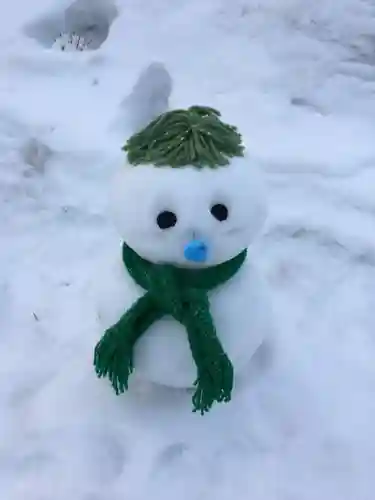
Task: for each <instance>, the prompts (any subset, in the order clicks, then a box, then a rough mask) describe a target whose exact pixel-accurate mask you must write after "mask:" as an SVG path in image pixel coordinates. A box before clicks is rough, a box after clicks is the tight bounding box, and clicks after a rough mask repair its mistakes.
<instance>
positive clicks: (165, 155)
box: [122, 106, 245, 168]
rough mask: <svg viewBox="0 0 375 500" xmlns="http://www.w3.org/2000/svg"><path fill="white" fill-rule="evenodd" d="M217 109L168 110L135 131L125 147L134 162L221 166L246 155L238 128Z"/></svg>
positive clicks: (196, 107) (159, 164)
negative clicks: (222, 117) (229, 123)
mask: <svg viewBox="0 0 375 500" xmlns="http://www.w3.org/2000/svg"><path fill="white" fill-rule="evenodd" d="M220 116H221V114H220V113H219V111H217V110H216V109H213V108H210V107H204V106H191V107H190V108H188V109H177V110H173V111H167V112H166V113H163V114H162V115H160V116H158V117H157V118H155V119H154V120H153V121H152V122H151V123H149V125H147V127H145V128H144V129H143V130H141V131H140V132H137V133H136V134H134V135H132V136H131V137H130V138H129V140H128V141H127V143H126V144H125V146H124V147H123V148H122V149H123V151H126V152H127V159H128V162H129V163H130V164H131V165H145V164H152V165H154V166H156V167H162V166H169V167H175V168H178V167H184V166H189V165H193V166H195V167H197V168H203V167H210V168H217V167H220V166H225V165H228V164H229V162H230V159H231V158H233V157H236V156H237V157H238V156H244V149H245V148H244V146H243V143H242V137H241V134H240V133H239V132H238V131H237V128H236V127H234V126H232V125H228V124H226V123H224V122H223V121H221V120H220Z"/></svg>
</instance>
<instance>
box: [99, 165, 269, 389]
mask: <svg viewBox="0 0 375 500" xmlns="http://www.w3.org/2000/svg"><path fill="white" fill-rule="evenodd" d="M110 198H111V205H112V212H113V215H114V219H115V223H116V225H117V228H118V230H119V232H120V235H121V237H122V240H123V241H125V243H126V244H127V245H129V246H130V247H131V248H132V249H133V250H134V251H136V252H137V253H138V254H139V255H140V256H141V257H143V258H144V259H147V260H149V261H150V262H153V263H156V264H158V263H168V264H172V265H175V266H179V267H185V268H204V267H209V266H215V265H218V264H221V263H223V262H225V261H227V260H230V259H231V258H233V257H235V256H236V255H238V254H239V253H240V252H242V251H243V250H244V249H247V248H248V247H249V245H250V244H251V243H252V242H253V241H254V239H255V237H256V236H257V235H258V234H259V232H260V230H261V228H262V227H263V224H264V222H265V219H266V214H267V208H266V197H265V193H264V188H263V185H262V183H261V180H260V176H259V174H258V173H257V172H256V169H255V167H254V166H253V165H251V164H250V162H249V160H248V159H246V158H237V159H233V161H232V162H231V164H230V166H228V167H220V168H219V169H206V170H197V169H196V168H194V167H190V166H189V167H186V168H183V169H173V168H169V167H161V168H156V167H153V166H148V165H147V166H144V165H142V166H136V167H133V166H130V165H127V166H125V167H123V168H122V170H121V171H120V172H119V174H118V175H117V176H116V178H115V181H114V183H113V191H112V194H111V197H110ZM197 241H198V242H203V243H202V244H203V245H204V248H205V258H204V259H203V260H202V259H201V258H197V259H194V252H193V258H192V256H191V254H190V253H189V249H190V250H191V248H192V247H191V244H192V243H196V242H197ZM111 260H112V262H108V261H107V262H106V264H105V269H104V270H103V271H104V272H103V273H102V276H100V288H101V294H100V298H99V304H98V313H99V314H98V315H99V318H100V323H101V328H102V329H103V331H104V330H105V329H107V328H108V327H110V326H112V325H113V324H114V323H116V322H117V321H118V320H119V318H120V317H121V316H122V315H123V314H124V313H125V311H126V310H127V309H128V308H129V307H130V306H131V305H132V304H133V303H134V302H135V301H136V300H137V299H138V298H140V297H141V296H142V295H143V294H144V293H145V291H144V290H143V289H142V288H141V287H140V286H138V285H137V284H136V283H135V282H134V281H133V279H132V278H131V277H130V275H129V274H128V272H127V269H126V267H125V265H124V263H123V262H122V257H121V248H120V247H118V248H117V249H114V252H113V257H112V258H111ZM208 297H209V301H210V311H211V315H212V318H213V320H214V323H215V327H216V331H217V336H218V338H219V340H220V342H221V343H222V346H223V348H224V350H225V351H226V353H227V354H228V356H229V358H230V359H231V361H232V363H233V366H234V372H235V376H240V375H241V372H242V371H244V370H245V368H246V367H247V366H248V364H249V363H250V362H251V359H252V357H253V356H254V354H255V352H256V351H257V350H258V348H259V347H260V346H261V345H262V343H263V342H264V341H265V340H267V339H268V338H269V336H270V334H271V330H272V323H271V321H270V305H269V303H268V294H267V291H266V288H265V285H264V283H263V281H262V279H261V277H260V276H259V274H258V272H257V269H256V265H255V263H254V262H252V255H251V249H250V250H248V255H247V258H246V260H245V262H244V264H243V265H242V267H241V268H240V269H239V270H238V271H237V273H236V274H235V275H234V276H233V277H232V278H231V279H230V280H229V281H227V282H226V283H224V284H222V285H220V286H219V287H217V288H215V289H213V290H211V291H209V292H208ZM133 359H134V372H135V374H136V376H137V378H139V379H143V380H145V381H148V382H153V383H157V384H162V385H166V386H171V387H179V388H189V387H192V385H193V383H194V381H195V379H196V375H197V369H196V366H195V364H194V361H193V358H192V353H191V350H190V346H189V342H188V337H187V332H186V329H185V327H184V326H183V325H181V324H180V323H178V322H177V321H176V320H175V319H173V318H172V317H169V316H165V317H163V318H162V319H161V320H159V321H157V322H155V323H154V324H153V325H151V327H150V328H149V329H148V330H147V331H146V332H145V333H144V334H143V335H142V336H141V338H140V339H139V340H138V341H137V343H136V345H135V348H134V358H133Z"/></svg>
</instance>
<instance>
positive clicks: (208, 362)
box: [94, 244, 247, 415]
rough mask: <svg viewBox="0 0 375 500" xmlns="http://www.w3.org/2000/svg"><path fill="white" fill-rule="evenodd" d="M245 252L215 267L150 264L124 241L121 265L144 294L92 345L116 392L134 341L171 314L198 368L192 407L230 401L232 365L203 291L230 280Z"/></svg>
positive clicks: (129, 367) (123, 383)
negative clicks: (184, 336)
mask: <svg viewBox="0 0 375 500" xmlns="http://www.w3.org/2000/svg"><path fill="white" fill-rule="evenodd" d="M246 254H247V252H246V250H244V251H243V252H241V253H240V254H239V255H237V256H236V257H234V258H233V259H231V260H229V261H227V262H224V263H222V264H219V265H217V266H212V267H208V268H204V269H187V268H180V267H175V266H173V265H168V264H163V265H162V264H153V263H151V262H148V261H147V260H144V259H143V258H142V257H140V256H139V255H138V254H137V253H136V252H134V251H133V250H132V249H131V248H129V247H128V246H127V245H126V244H124V245H123V251H122V258H123V262H124V264H125V267H126V269H127V271H128V273H129V274H130V276H131V277H132V278H133V280H134V281H135V282H136V283H137V284H138V285H140V286H141V287H142V288H143V289H144V290H146V293H145V294H144V295H143V296H142V297H140V298H139V299H138V300H137V301H136V302H135V303H134V304H133V305H132V306H131V307H130V308H129V309H128V310H127V311H126V312H125V314H124V315H123V316H122V317H121V318H120V319H119V321H118V322H117V323H116V324H114V325H113V326H111V327H110V328H108V330H106V331H105V333H104V335H103V337H102V338H101V340H100V341H99V342H98V344H97V345H96V347H95V356H94V366H95V370H96V373H97V375H98V377H105V376H107V377H108V378H109V380H110V381H111V383H112V386H113V388H114V390H115V391H116V394H120V393H123V392H124V390H127V389H128V379H129V375H130V374H131V373H132V371H133V347H134V345H135V343H136V342H137V340H138V339H139V338H140V337H141V336H142V334H143V333H144V332H145V331H146V330H147V329H148V328H149V327H150V326H151V325H152V324H153V323H154V322H155V321H158V320H160V319H161V318H162V317H163V316H166V315H170V316H172V317H173V318H174V319H175V320H176V321H178V322H179V323H181V324H182V325H184V326H185V328H186V331H187V338H188V341H189V345H190V349H191V353H192V356H193V359H194V362H195V364H196V367H197V379H196V381H195V383H194V386H195V387H196V389H195V393H194V395H193V407H194V409H193V411H200V412H201V414H202V415H203V414H204V413H205V412H207V411H209V410H210V408H211V407H212V405H213V403H214V402H215V401H217V402H228V401H230V399H231V393H232V389H233V378H234V373H233V365H232V363H231V361H230V359H229V358H228V356H227V355H226V353H225V351H224V349H223V347H222V345H221V343H220V340H219V339H218V337H217V334H216V329H215V325H214V322H213V319H212V316H211V313H210V303H209V299H208V296H207V292H208V291H209V290H212V289H214V288H216V287H217V286H219V285H221V284H223V283H225V282H226V281H228V280H230V279H231V278H232V277H233V276H234V275H235V274H236V272H237V271H238V270H239V269H240V268H241V266H242V264H243V263H244V261H245V259H246Z"/></svg>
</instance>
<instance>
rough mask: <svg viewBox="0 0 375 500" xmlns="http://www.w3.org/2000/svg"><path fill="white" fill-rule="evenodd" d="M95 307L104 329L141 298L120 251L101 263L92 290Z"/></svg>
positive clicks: (101, 326)
mask: <svg viewBox="0 0 375 500" xmlns="http://www.w3.org/2000/svg"><path fill="white" fill-rule="evenodd" d="M92 293H93V296H94V307H95V310H96V315H97V319H98V322H99V325H100V328H101V329H102V330H103V331H104V330H106V329H107V328H109V327H110V326H112V325H113V324H114V323H116V322H117V321H118V320H119V319H120V317H121V316H122V315H123V314H124V312H125V311H126V310H127V308H128V307H129V306H130V305H131V304H132V303H133V302H134V301H135V300H137V299H138V298H139V295H140V293H139V291H138V289H137V288H136V287H135V286H134V284H133V283H132V281H131V278H130V276H129V275H128V273H127V272H126V270H125V269H124V265H123V263H122V260H121V255H120V252H118V251H117V254H115V253H114V255H113V257H112V256H111V258H110V259H108V257H107V258H106V259H105V261H103V263H102V264H101V265H100V267H99V270H98V272H97V274H96V283H94V284H93V290H92Z"/></svg>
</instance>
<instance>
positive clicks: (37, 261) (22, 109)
mask: <svg viewBox="0 0 375 500" xmlns="http://www.w3.org/2000/svg"><path fill="white" fill-rule="evenodd" d="M1 20H2V23H1V24H2V29H1V37H0V71H1V78H0V203H1V207H0V231H1V232H0V234H1V246H0V259H1V260H0V262H1V265H0V324H1V330H0V331H1V344H0V356H1V363H0V374H1V381H0V491H1V496H2V498H3V499H4V500H26V499H27V500H52V499H53V500H67V499H68V498H69V499H71V500H109V499H110V500H120V499H121V500H124V499H126V500H146V499H147V500H148V499H150V498H155V499H158V500H159V499H163V500H172V499H173V500H174V499H179V500H184V499H187V500H201V499H206V498H215V499H217V500H232V499H247V498H249V499H252V500H318V499H330V500H372V499H373V498H374V495H375V476H374V472H373V469H374V464H375V428H374V422H375V363H374V359H375V342H374V341H375V338H374V326H375V293H374V289H375V288H374V283H375V196H374V192H375V188H374V186H375V141H374V137H375V99H374V92H375V56H374V53H375V52H374V48H375V37H374V33H375V5H374V4H373V2H371V1H370V0H341V1H340V5H339V4H338V2H337V1H335V0H316V1H315V2H310V1H308V0H231V1H227V0H205V1H200V0H179V1H178V2H173V1H172V0H117V3H116V4H115V3H113V1H112V0H101V1H99V0H95V1H94V0H90V1H89V0H78V1H76V2H75V3H73V0H28V2H25V1H24V0H13V1H12V2H8V3H7V5H6V7H5V6H3V7H2V18H1ZM72 45H73V46H72ZM74 45H76V49H77V50H75V49H74ZM66 47H67V48H68V50H65V48H66ZM63 48H64V50H63ZM152 61H162V62H163V63H164V64H165V66H166V67H167V68H168V70H169V71H170V73H171V74H172V76H173V79H174V91H173V94H172V98H171V103H170V105H171V107H183V106H190V105H192V104H203V105H209V106H213V107H216V108H218V109H220V110H221V111H222V113H223V117H224V118H225V120H227V121H229V122H231V123H234V124H236V125H237V126H238V127H239V129H240V130H241V132H242V133H243V134H244V139H245V142H246V145H247V148H248V150H249V152H250V153H251V154H252V157H253V161H254V164H257V165H258V166H259V167H260V168H261V169H262V173H263V175H264V178H265V180H266V182H267V186H268V189H269V203H270V218H269V220H268V224H267V227H266V229H265V231H264V235H263V236H262V238H261V239H260V240H259V242H258V243H257V244H256V245H255V247H254V248H252V250H251V252H250V258H251V259H253V260H254V262H255V263H257V265H258V266H259V268H260V269H261V270H262V272H263V273H264V275H265V277H266V279H267V281H268V284H269V287H270V292H271V300H272V302H273V306H274V314H275V317H276V320H277V329H276V331H277V339H276V341H275V345H274V349H273V350H272V352H269V353H268V354H267V353H266V354H267V355H266V356H265V359H262V360H261V364H262V366H263V368H264V369H263V370H262V372H261V373H258V372H256V373H257V375H256V376H255V375H254V374H251V373H250V374H249V383H248V384H247V385H246V386H243V387H240V388H239V390H238V391H237V393H236V396H235V398H234V399H233V401H232V402H231V403H230V404H228V405H217V406H216V407H215V408H214V409H213V410H212V411H211V412H210V413H209V414H208V415H205V416H204V417H201V416H200V415H197V414H193V413H191V406H190V403H191V401H190V397H187V396H186V395H185V394H181V393H180V392H178V391H177V392H171V391H168V390H166V391H164V390H160V391H154V392H149V391H148V390H147V388H145V391H144V392H142V393H141V394H132V393H128V394H125V395H123V396H121V397H116V396H115V394H114V393H113V391H112V390H111V388H110V387H109V386H108V385H107V384H106V383H105V382H104V381H103V380H98V379H97V378H96V376H95V372H94V370H93V367H92V355H93V348H94V346H95V343H96V341H97V340H98V338H99V336H100V334H101V332H100V331H99V330H98V321H97V311H96V307H95V293H94V288H95V287H94V286H93V283H95V277H96V275H97V272H98V268H99V266H101V265H102V263H103V261H104V262H105V260H106V256H108V255H110V254H112V253H113V249H114V248H115V247H116V246H118V245H119V236H118V234H117V233H116V230H115V229H114V228H113V226H112V221H111V219H110V217H109V212H108V186H109V183H110V180H111V178H112V176H113V174H114V173H115V172H116V170H117V169H118V168H119V167H120V166H121V163H122V162H123V161H124V157H123V152H122V151H121V147H122V145H123V144H124V141H125V140H126V137H125V136H124V129H123V127H122V124H123V123H124V121H125V119H126V117H125V115H124V109H125V108H124V106H123V103H124V102H126V101H124V100H126V97H127V95H128V94H129V92H130V91H131V89H132V86H133V85H134V82H135V81H136V79H137V77H138V75H139V72H140V71H142V70H143V69H144V67H146V66H147V65H148V64H150V63H151V62H152ZM239 189H241V187H240V186H239ZM96 285H100V283H96Z"/></svg>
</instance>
